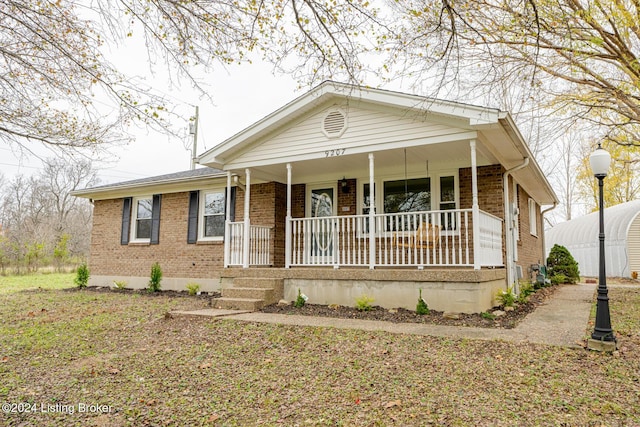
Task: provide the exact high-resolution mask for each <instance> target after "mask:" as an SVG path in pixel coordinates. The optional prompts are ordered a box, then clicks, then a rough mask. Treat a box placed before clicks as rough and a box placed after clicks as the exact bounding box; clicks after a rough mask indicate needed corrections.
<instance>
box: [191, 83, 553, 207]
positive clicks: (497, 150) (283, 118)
mask: <svg viewBox="0 0 640 427" xmlns="http://www.w3.org/2000/svg"><path fill="white" fill-rule="evenodd" d="M345 105H346V106H347V108H349V109H351V110H352V112H353V111H358V109H359V111H364V112H366V113H367V114H369V113H371V114H369V116H367V117H365V115H364V113H363V114H361V116H359V117H356V118H355V119H353V120H354V122H355V121H356V120H358V123H357V124H358V125H359V126H360V127H359V128H358V133H357V134H356V132H355V131H353V132H351V133H350V132H349V131H351V130H352V129H354V128H355V126H356V124H355V123H354V125H353V126H352V127H351V128H350V129H348V130H347V132H345V134H344V135H341V136H340V137H334V138H330V137H326V136H324V135H322V134H321V133H320V129H319V127H318V128H313V130H312V132H309V133H306V134H305V133H304V129H305V126H306V123H309V122H312V121H313V120H315V122H318V123H319V122H320V121H321V119H320V118H319V117H320V116H321V115H322V114H324V112H325V111H328V110H330V109H335V108H341V107H343V106H345ZM381 121H385V123H380V122H381ZM315 122H314V123H315ZM382 132H386V133H385V134H383V133H382ZM471 139H475V140H477V141H478V144H477V147H478V160H477V161H478V166H482V165H490V164H501V165H502V166H503V167H504V168H505V169H510V168H512V167H515V166H517V165H520V164H521V163H522V162H523V160H524V158H529V159H530V162H529V165H528V166H527V167H525V168H523V169H521V170H519V171H517V172H515V173H514V176H515V178H516V179H517V180H518V182H519V183H520V184H521V185H522V186H523V187H524V188H525V190H526V191H527V192H528V193H529V194H530V195H531V197H533V198H534V199H535V200H536V201H537V202H538V203H539V204H553V203H556V202H557V201H558V199H557V197H556V195H555V193H554V191H553V189H552V188H551V186H550V185H549V183H548V181H547V180H546V178H545V176H544V174H543V173H542V171H541V170H540V168H539V166H538V165H537V163H536V162H535V159H534V157H533V154H532V153H531V151H530V150H529V148H528V146H527V144H526V142H525V141H524V138H523V137H522V135H521V134H520V132H519V131H518V129H517V127H516V126H515V123H514V122H513V119H512V118H511V116H510V115H509V114H508V113H506V112H503V111H500V110H498V109H493V108H486V107H480V106H474V105H470V104H463V103H457V102H451V101H444V100H439V99H433V98H426V97H421V96H416V95H409V94H405V93H399V92H392V91H387V90H380V89H372V88H365V87H359V86H354V85H348V84H343V83H337V82H331V81H327V82H324V83H322V84H320V85H319V86H317V87H315V88H314V89H312V90H311V91H309V92H307V93H305V94H304V95H302V96H300V97H298V98H296V99H295V100H293V101H291V102H290V103H288V104H286V105H285V106H283V107H281V108H280V109H278V110H276V111H274V112H273V113H271V114H269V115H268V116H266V117H264V118H263V119H261V120H259V121H258V122H256V123H254V124H253V125H251V126H249V127H248V128H246V129H244V130H242V131H241V132H239V133H237V134H236V135H234V136H232V137H231V138H229V139H227V140H226V141H223V142H222V143H221V144H219V145H217V146H216V147H214V148H212V149H211V150H209V151H207V152H205V153H203V154H202V155H201V156H200V157H199V159H198V160H199V163H200V164H203V165H207V166H211V167H215V168H219V169H222V170H230V171H234V172H240V171H242V170H243V169H245V168H251V169H252V176H254V177H255V178H258V179H264V180H275V181H280V182H284V180H285V179H286V168H285V166H284V165H285V164H286V163H292V164H293V166H294V176H293V179H294V182H305V181H307V180H310V179H315V180H321V179H324V178H326V179H329V177H331V179H336V177H337V178H338V179H339V178H342V176H343V175H350V176H351V177H353V176H355V175H354V173H357V172H358V170H361V171H363V172H364V171H367V168H368V161H367V154H368V153H376V171H377V172H378V171H381V172H382V173H384V172H383V171H384V170H385V169H391V168H392V167H393V166H394V165H395V166H396V167H397V165H398V164H402V162H403V161H404V162H405V166H406V164H407V161H408V163H409V169H412V168H413V169H414V170H418V168H422V169H421V170H424V169H425V165H426V169H429V167H431V168H432V169H435V168H434V166H435V165H438V164H439V162H447V164H448V165H449V166H450V167H457V168H459V167H467V166H470V151H469V141H470V140H471ZM345 147H346V148H347V149H346V150H343V149H344V148H345ZM334 149H337V150H339V151H338V153H340V154H344V155H340V156H335V157H334V156H333V154H334V153H332V152H331V150H334ZM327 157H332V158H331V159H330V161H329V162H328V161H326V158H327ZM405 159H407V160H405ZM436 168H437V167H436Z"/></svg>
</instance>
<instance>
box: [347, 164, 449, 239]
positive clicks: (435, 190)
mask: <svg viewBox="0 0 640 427" xmlns="http://www.w3.org/2000/svg"><path fill="white" fill-rule="evenodd" d="M444 176H453V182H454V184H453V185H454V191H455V203H456V207H455V209H456V210H458V209H460V182H459V176H458V170H457V169H452V170H441V171H438V172H437V173H436V174H432V173H430V174H427V175H423V174H419V173H418V174H416V173H413V174H409V175H407V176H406V179H418V178H429V179H430V183H431V184H430V185H431V208H430V210H429V211H430V212H431V211H440V178H441V177H444ZM403 179H405V176H404V175H388V176H384V177H377V178H376V179H375V180H374V181H373V182H374V185H375V187H374V191H375V212H376V213H385V212H384V201H383V198H384V197H383V196H384V183H385V182H386V181H400V180H403ZM365 184H369V178H368V177H367V178H359V179H358V180H357V190H356V191H357V200H356V203H357V209H356V213H357V214H358V215H366V214H364V213H363V210H364V186H365ZM459 233H460V230H459V229H458V230H442V235H443V236H449V235H458V234H459ZM361 234H362V235H366V234H368V233H365V232H361ZM387 234H389V233H387Z"/></svg>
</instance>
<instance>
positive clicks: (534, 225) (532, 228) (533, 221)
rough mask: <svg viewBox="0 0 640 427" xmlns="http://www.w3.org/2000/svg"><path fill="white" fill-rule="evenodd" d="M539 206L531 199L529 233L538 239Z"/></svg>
mask: <svg viewBox="0 0 640 427" xmlns="http://www.w3.org/2000/svg"><path fill="white" fill-rule="evenodd" d="M537 206H538V204H537V203H536V201H535V200H533V199H531V198H529V233H530V234H531V235H532V236H535V237H538V216H537V215H536V213H537V209H536V207H537Z"/></svg>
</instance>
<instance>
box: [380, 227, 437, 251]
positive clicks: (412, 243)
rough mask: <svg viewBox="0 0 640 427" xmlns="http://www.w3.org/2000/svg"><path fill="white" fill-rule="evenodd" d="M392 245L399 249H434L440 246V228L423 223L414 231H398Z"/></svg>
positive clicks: (394, 234) (394, 235)
mask: <svg viewBox="0 0 640 427" xmlns="http://www.w3.org/2000/svg"><path fill="white" fill-rule="evenodd" d="M391 244H392V246H393V247H398V248H410V249H414V248H415V249H433V248H435V247H437V246H438V245H439V244H440V226H439V225H434V224H431V223H427V222H421V223H420V225H419V226H418V228H417V229H415V230H413V231H396V232H395V233H393V238H392V241H391Z"/></svg>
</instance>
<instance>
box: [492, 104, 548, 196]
mask: <svg viewBox="0 0 640 427" xmlns="http://www.w3.org/2000/svg"><path fill="white" fill-rule="evenodd" d="M500 116H501V117H500V122H501V123H502V125H503V127H504V129H505V131H506V132H507V134H508V135H509V137H510V138H511V139H512V141H513V142H514V145H515V147H516V149H517V150H519V151H520V153H521V154H522V157H523V158H524V157H528V158H529V159H530V161H529V165H528V168H529V169H530V170H532V172H533V173H534V174H535V176H536V178H537V179H538V180H539V181H540V182H542V183H543V184H544V187H545V190H546V191H545V192H546V193H547V194H548V195H549V196H550V198H551V199H552V200H553V201H554V202H555V203H560V201H559V199H558V196H557V195H556V193H555V191H554V190H553V187H551V184H549V181H548V180H547V177H546V176H545V174H544V173H543V172H542V169H540V166H539V165H538V162H537V161H536V159H535V157H534V155H533V153H532V152H531V150H530V149H529V145H528V144H527V142H526V141H525V139H524V137H523V136H522V134H521V133H520V130H519V129H518V127H517V126H516V124H515V122H514V121H513V118H512V117H511V114H509V113H506V112H502V113H501V114H500ZM516 175H518V173H517V172H516Z"/></svg>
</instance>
